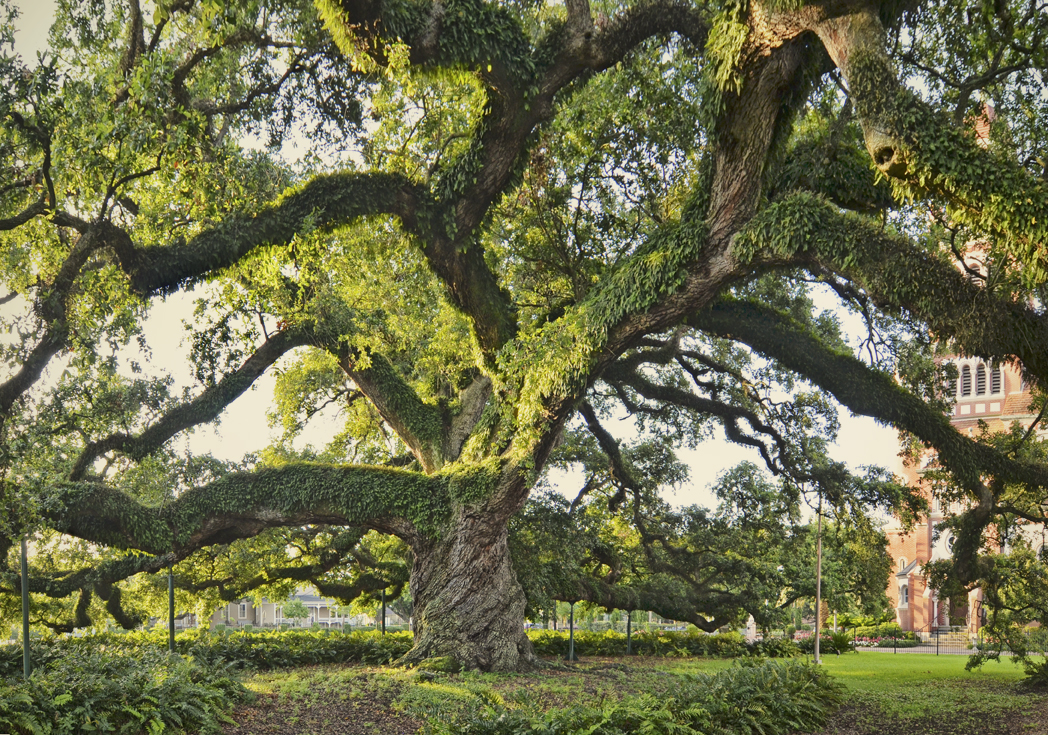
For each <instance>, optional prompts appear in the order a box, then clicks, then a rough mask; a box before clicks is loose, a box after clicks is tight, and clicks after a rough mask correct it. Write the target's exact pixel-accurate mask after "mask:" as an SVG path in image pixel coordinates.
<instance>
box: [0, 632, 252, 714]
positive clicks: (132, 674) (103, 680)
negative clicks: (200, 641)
mask: <svg viewBox="0 0 1048 735" xmlns="http://www.w3.org/2000/svg"><path fill="white" fill-rule="evenodd" d="M62 654H63V655H61V656H59V657H53V658H51V660H49V661H48V662H47V665H46V667H44V666H41V667H40V668H38V669H36V670H34V671H33V675H32V676H31V677H30V678H29V680H28V681H25V680H22V679H21V678H12V679H9V680H7V681H6V682H5V681H0V731H3V732H10V733H18V734H19V735H29V733H33V735H79V734H80V733H84V732H114V733H141V732H147V733H150V734H153V733H160V732H169V733H188V732H194V733H196V732H201V733H217V732H220V731H221V725H222V723H231V722H232V719H231V718H230V716H229V713H230V712H231V711H232V709H233V706H234V704H235V703H236V702H238V701H240V700H243V699H245V698H247V696H248V693H247V690H246V689H245V688H244V686H243V685H242V684H241V683H240V682H239V681H237V680H236V679H234V678H232V677H231V676H230V675H229V672H228V671H225V670H223V669H221V668H216V667H212V666H206V665H202V664H200V663H199V662H196V661H191V660H186V659H184V658H182V657H181V656H172V655H170V654H168V653H167V652H166V651H161V650H156V649H145V650H134V649H130V648H125V649H122V650H113V649H110V648H109V647H100V646H96V645H94V644H93V643H84V642H83V641H82V640H77V641H76V642H75V643H74V644H72V645H68V646H63V651H62Z"/></svg>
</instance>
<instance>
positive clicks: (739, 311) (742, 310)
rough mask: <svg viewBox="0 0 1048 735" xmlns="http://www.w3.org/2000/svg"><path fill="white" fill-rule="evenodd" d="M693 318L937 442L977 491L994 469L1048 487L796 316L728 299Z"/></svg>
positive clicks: (1041, 473)
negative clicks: (828, 341) (833, 345)
mask: <svg viewBox="0 0 1048 735" xmlns="http://www.w3.org/2000/svg"><path fill="white" fill-rule="evenodd" d="M690 323H691V324H692V325H693V326H695V327H697V328H699V329H702V330H703V331H706V332H709V333H711V334H716V335H719V336H722V337H726V338H730V339H733V340H736V341H739V342H742V343H744V344H747V345H749V346H750V347H752V348H753V349H754V350H756V351H757V352H759V353H761V354H762V355H765V356H766V357H770V358H772V359H774V360H776V361H778V362H779V363H781V364H782V365H784V366H785V367H787V368H789V369H790V370H793V371H795V372H797V373H798V374H801V375H804V376H805V377H806V378H807V379H808V380H810V381H811V382H812V383H814V384H815V385H817V386H819V387H820V388H822V389H823V390H825V391H827V392H828V393H830V394H832V395H833V396H834V397H835V398H836V399H837V400H838V401H840V402H841V403H842V404H843V405H845V406H846V407H848V408H849V409H850V410H851V411H852V412H854V413H857V414H861V415H863V416H870V417H872V418H875V419H877V420H879V421H883V422H884V423H887V424H891V425H892V426H896V427H898V428H900V429H905V430H906V431H909V432H911V433H912V434H914V435H915V436H917V437H918V438H920V439H921V440H922V441H924V442H926V443H927V444H929V445H931V446H934V447H935V448H936V449H937V450H938V452H939V461H940V462H942V464H943V465H945V466H946V467H948V468H949V469H950V471H951V472H952V473H953V476H954V477H955V478H957V480H958V482H959V483H960V484H961V485H962V486H963V487H965V488H967V489H968V490H969V491H970V492H972V493H973V494H974V495H976V496H977V497H978V496H980V495H981V494H982V493H983V492H984V488H985V486H984V483H983V480H984V478H985V477H987V476H991V477H995V478H998V479H1000V480H1002V481H1004V482H1009V483H1022V484H1027V485H1031V486H1037V487H1042V488H1043V487H1048V469H1046V468H1044V467H1042V466H1040V465H1034V464H1029V463H1026V462H1020V461H1016V460H1013V459H1010V458H1009V457H1006V456H1005V455H1004V454H1002V453H1000V452H998V451H996V450H995V449H993V448H992V447H989V446H987V445H984V444H979V443H977V442H975V441H973V440H972V439H969V438H968V437H966V436H963V435H961V434H960V433H958V432H957V430H956V429H954V428H953V426H952V425H951V424H950V421H949V418H948V417H946V416H944V415H943V414H941V413H939V412H937V411H935V410H933V409H932V408H931V407H929V406H928V405H927V404H925V403H924V401H922V400H921V399H920V398H919V397H917V396H915V395H913V394H911V393H910V392H909V391H907V390H906V389H905V388H903V387H902V386H901V385H899V384H898V383H897V382H896V381H895V379H894V377H893V376H891V375H889V374H887V373H882V372H879V371H877V370H874V369H872V368H870V367H869V366H867V365H865V364H864V363H863V362H861V361H860V360H858V359H857V358H855V357H854V356H853V355H851V354H850V353H849V352H846V351H840V350H837V349H833V348H831V347H828V346H826V345H825V344H824V343H823V342H822V341H821V340H820V339H819V338H818V337H817V336H815V335H814V334H812V333H811V332H809V331H808V330H806V329H805V328H804V327H803V326H802V325H800V324H799V323H797V322H796V321H795V320H793V319H792V318H791V317H790V316H788V315H786V314H782V313H779V312H776V311H774V310H772V309H770V308H767V307H764V306H762V305H760V304H756V303H752V302H747V301H735V300H730V299H722V300H721V301H719V302H718V303H717V304H716V305H714V306H713V307H711V308H710V309H708V310H706V311H704V312H701V313H699V314H696V315H695V316H694V317H693V318H692V319H691V320H690Z"/></svg>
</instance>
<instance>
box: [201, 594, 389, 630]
mask: <svg viewBox="0 0 1048 735" xmlns="http://www.w3.org/2000/svg"><path fill="white" fill-rule="evenodd" d="M291 600H301V601H302V604H303V605H305V606H306V609H307V610H308V611H309V617H307V618H305V619H300V620H293V619H291V618H286V617H284V605H286V604H287V602H290V601H291ZM287 602H269V601H268V600H266V599H265V598H263V599H262V601H261V602H259V603H258V604H255V603H254V602H252V601H251V600H250V599H249V598H246V597H245V598H244V599H242V600H239V601H238V602H231V603H229V604H227V605H223V606H222V607H220V608H218V610H216V611H215V613H214V614H213V615H212V616H211V627H212V628H214V627H215V626H216V625H219V624H224V625H228V626H231V627H241V626H244V625H252V626H254V627H256V628H276V627H279V626H281V625H285V624H286V625H291V626H295V625H299V626H303V627H307V628H308V627H311V626H313V625H314V624H315V625H319V626H320V627H321V628H344V627H357V626H361V625H377V624H378V617H377V616H376V617H372V616H370V615H349V614H347V613H348V606H347V605H341V606H340V605H339V603H338V601H337V600H334V599H332V598H330V597H321V596H319V595H317V594H316V590H315V589H313V588H311V587H300V588H299V589H298V590H296V592H295V594H293V595H291V596H290V597H289V598H288V600H287ZM407 622H408V621H406V620H404V619H403V618H401V617H400V616H399V615H397V614H396V613H395V612H393V611H392V610H391V609H390V608H388V607H387V608H386V624H387V625H406V624H407Z"/></svg>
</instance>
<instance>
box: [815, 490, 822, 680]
mask: <svg viewBox="0 0 1048 735" xmlns="http://www.w3.org/2000/svg"><path fill="white" fill-rule="evenodd" d="M821 617H822V493H819V522H818V530H817V531H816V533H815V663H819V638H820V636H821V626H822V619H821Z"/></svg>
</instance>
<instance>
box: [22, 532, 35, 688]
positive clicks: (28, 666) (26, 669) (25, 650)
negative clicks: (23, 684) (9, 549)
mask: <svg viewBox="0 0 1048 735" xmlns="http://www.w3.org/2000/svg"><path fill="white" fill-rule="evenodd" d="M22 673H23V674H24V675H25V678H26V679H28V678H29V675H30V674H31V673H33V664H32V662H31V661H30V659H29V544H28V543H26V538H25V536H23V537H22Z"/></svg>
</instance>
